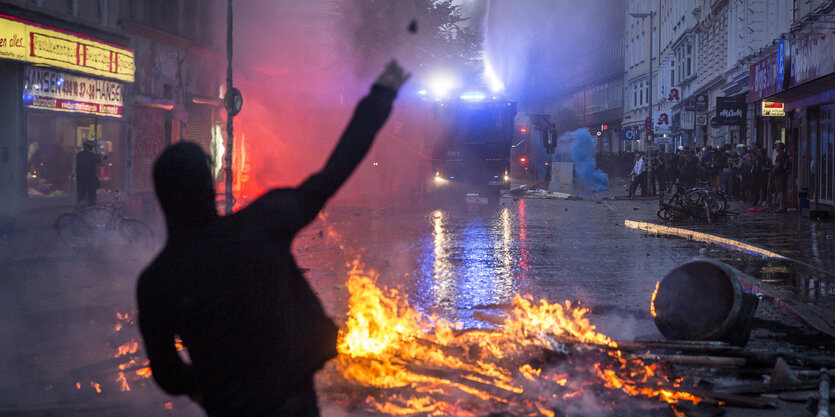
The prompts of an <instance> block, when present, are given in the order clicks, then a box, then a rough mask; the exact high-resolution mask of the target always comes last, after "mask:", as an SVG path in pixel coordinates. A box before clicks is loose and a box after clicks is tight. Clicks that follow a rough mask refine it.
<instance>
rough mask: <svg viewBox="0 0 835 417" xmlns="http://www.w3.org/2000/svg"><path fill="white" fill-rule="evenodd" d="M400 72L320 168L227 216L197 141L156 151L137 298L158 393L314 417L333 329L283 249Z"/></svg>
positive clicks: (359, 143) (233, 412) (256, 412)
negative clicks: (147, 243)
mask: <svg viewBox="0 0 835 417" xmlns="http://www.w3.org/2000/svg"><path fill="white" fill-rule="evenodd" d="M408 77H409V75H408V74H405V73H404V71H403V69H402V68H401V67H400V66H399V65H398V64H397V62H396V61H392V62H391V63H389V64H388V66H387V67H386V69H385V70H384V71H383V73H382V74H381V75H380V77H379V78H377V81H376V82H375V83H374V85H373V86H372V87H371V92H370V93H369V95H368V96H366V97H365V98H364V99H363V100H362V101H361V102H360V103H359V105H358V106H357V108H356V110H355V112H354V115H353V118H352V119H351V122H350V123H349V124H348V127H347V128H346V129H345V131H344V133H343V134H342V138H341V139H340V140H339V143H338V144H337V145H336V148H335V149H334V151H333V153H332V154H331V156H330V158H329V159H328V161H327V163H326V164H325V166H324V168H323V169H322V170H321V171H319V172H318V173H316V174H314V175H312V176H311V177H309V178H308V179H307V180H306V181H304V182H303V183H302V184H301V185H300V186H299V187H297V188H277V189H273V190H270V191H268V192H267V193H266V194H264V195H263V196H261V197H260V198H258V199H257V200H255V201H254V202H253V203H252V204H250V205H249V206H248V207H246V208H244V209H242V210H240V211H238V212H237V213H235V214H232V215H229V216H223V217H221V216H218V214H217V211H216V210H215V193H214V189H213V184H212V176H211V172H210V170H209V164H208V161H209V159H208V156H207V155H206V154H205V153H204V152H203V151H202V150H201V149H200V147H199V146H197V145H196V144H193V143H189V142H181V143H177V144H175V145H173V146H170V147H169V148H167V149H166V150H165V151H163V153H162V154H161V155H160V157H159V159H157V161H156V163H155V165H154V172H153V174H154V186H155V188H156V193H157V198H158V199H159V202H160V205H161V206H162V209H163V212H164V213H165V220H166V225H167V228H168V241H167V242H166V244H165V247H164V248H163V250H162V252H161V253H160V254H159V255H158V256H157V258H156V259H155V260H154V261H153V262H152V263H151V264H150V265H149V266H148V267H147V268H146V269H145V271H144V272H143V273H142V275H141V276H140V277H139V282H138V285H137V300H138V307H139V329H140V331H141V333H142V336H143V338H144V341H145V348H146V351H147V354H148V358H149V359H150V366H151V371H152V373H153V376H154V379H155V380H156V382H157V384H158V385H159V386H160V387H161V388H162V389H163V390H164V391H165V392H167V393H169V394H172V395H189V396H190V397H191V398H192V399H194V400H195V401H197V402H198V403H199V404H200V405H201V406H202V407H203V408H204V409H205V410H206V412H207V414H208V415H209V416H317V415H318V406H317V404H316V392H315V390H314V387H313V374H314V373H315V372H316V371H317V370H318V369H320V368H321V367H322V366H323V365H324V363H325V362H326V361H327V360H328V359H330V358H332V357H334V356H335V355H336V337H337V328H336V326H335V325H334V323H333V322H332V321H331V319H330V318H328V317H327V316H326V315H325V311H324V309H323V308H322V305H321V304H320V303H319V300H318V299H317V297H316V295H315V294H314V293H313V291H312V290H311V288H310V286H309V284H308V283H307V281H305V279H304V277H303V276H302V274H301V272H300V271H299V268H298V266H297V265H296V262H295V259H294V258H293V255H292V254H291V252H290V247H291V244H292V241H293V237H294V236H295V235H296V233H298V231H299V230H301V229H302V228H303V227H305V226H306V225H307V224H308V223H310V222H311V221H313V220H314V219H315V218H316V216H317V214H318V213H319V211H320V210H321V209H322V207H323V206H324V205H325V202H326V201H327V200H328V199H329V198H330V197H331V196H332V195H333V194H334V193H336V191H337V190H338V189H339V188H340V187H341V186H342V184H344V183H345V181H346V180H347V179H348V177H349V176H350V175H351V173H352V172H353V171H354V169H355V168H356V167H357V165H358V164H359V163H360V161H361V160H362V159H363V158H364V157H365V155H366V154H367V153H368V149H369V148H370V147H371V144H372V142H373V140H374V137H375V135H376V134H377V132H378V131H379V130H380V128H381V127H382V126H383V123H384V122H385V121H386V119H387V118H388V116H389V113H390V112H391V107H392V102H393V101H394V98H395V96H396V95H397V92H398V90H399V89H400V86H401V85H403V83H404V82H405V81H406V79H407V78H408ZM176 337H180V338H181V339H182V344H183V346H184V347H185V348H186V349H187V351H188V356H189V357H190V358H191V361H190V363H186V362H184V361H183V360H182V359H181V357H180V356H179V355H178V353H177V349H176V347H175V338H176Z"/></svg>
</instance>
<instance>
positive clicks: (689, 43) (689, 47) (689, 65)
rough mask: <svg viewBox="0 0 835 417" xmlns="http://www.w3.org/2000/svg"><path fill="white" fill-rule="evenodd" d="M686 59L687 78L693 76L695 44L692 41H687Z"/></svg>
mask: <svg viewBox="0 0 835 417" xmlns="http://www.w3.org/2000/svg"><path fill="white" fill-rule="evenodd" d="M684 59H685V62H686V64H685V65H684V70H685V71H686V73H687V76H688V77H689V76H691V75H693V43H692V41H689V40H688V41H687V48H686V53H685V54H684Z"/></svg>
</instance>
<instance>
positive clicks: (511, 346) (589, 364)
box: [320, 264, 701, 417]
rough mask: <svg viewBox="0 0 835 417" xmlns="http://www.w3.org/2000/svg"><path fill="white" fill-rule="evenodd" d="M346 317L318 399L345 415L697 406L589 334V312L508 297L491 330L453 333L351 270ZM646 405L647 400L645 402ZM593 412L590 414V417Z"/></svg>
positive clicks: (659, 372) (676, 381)
mask: <svg viewBox="0 0 835 417" xmlns="http://www.w3.org/2000/svg"><path fill="white" fill-rule="evenodd" d="M347 287H348V290H349V291H350V293H351V298H350V301H349V313H348V318H347V321H346V323H345V327H344V328H343V329H342V330H341V332H340V338H339V345H338V350H339V357H338V358H337V360H336V365H335V369H334V370H332V372H331V374H330V375H328V378H326V380H327V383H328V386H327V387H320V388H325V392H326V396H327V397H329V398H330V399H331V400H333V401H335V402H337V403H340V404H342V405H343V406H345V407H348V408H354V407H369V408H371V409H373V410H376V411H379V412H381V413H385V414H391V415H410V414H425V415H456V416H468V415H469V416H479V415H488V414H491V413H493V414H495V413H501V412H506V413H511V414H512V415H544V416H549V417H550V416H562V415H566V414H567V413H574V412H577V411H582V412H583V414H584V415H585V414H608V412H609V411H611V410H614V409H618V408H621V407H629V408H630V409H638V408H643V409H644V410H645V413H644V415H647V413H649V414H651V413H652V410H656V411H658V412H659V413H660V414H659V415H669V406H668V404H677V403H680V402H686V403H688V404H690V405H693V404H698V403H699V402H700V400H701V399H700V397H699V396H697V395H694V394H692V393H691V392H688V389H686V388H682V387H686V386H690V387H692V385H693V384H692V382H691V381H688V380H687V378H675V377H673V376H672V374H671V373H670V371H669V369H665V367H664V366H662V365H661V364H660V363H658V362H657V361H654V360H646V359H644V358H642V357H640V356H637V355H633V354H631V353H629V352H628V351H624V350H622V349H620V348H619V346H618V343H616V342H614V341H612V340H611V339H609V338H608V337H606V336H605V335H603V334H601V333H598V332H596V331H595V326H594V325H592V324H591V323H590V322H589V319H588V318H587V317H586V314H587V313H588V310H587V309H585V308H582V307H579V306H573V305H572V304H571V303H570V302H565V303H564V304H550V303H548V302H546V301H545V300H541V301H539V302H534V301H533V300H532V299H531V298H530V297H521V296H518V295H517V296H516V298H515V299H514V301H513V303H512V306H511V308H510V310H509V311H508V312H507V317H506V318H503V319H502V318H499V317H498V316H486V315H482V316H480V317H479V318H480V319H481V320H484V321H487V322H492V323H493V324H495V325H496V326H495V328H493V329H491V330H483V329H458V328H457V327H456V326H455V324H454V323H449V322H447V321H445V320H443V319H441V318H438V317H425V316H423V315H421V314H420V313H418V312H417V311H416V310H415V309H414V308H412V307H410V306H409V304H408V301H407V300H406V297H405V296H403V295H402V294H399V293H398V292H397V291H396V290H384V289H380V288H378V287H377V286H376V285H375V284H374V280H373V279H372V278H370V277H368V276H366V275H364V274H363V273H362V271H360V270H359V269H357V267H356V264H355V268H354V269H353V270H352V271H351V274H350V278H349V280H348V283H347ZM646 399H650V400H654V401H646ZM595 410H596V411H595Z"/></svg>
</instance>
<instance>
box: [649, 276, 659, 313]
mask: <svg viewBox="0 0 835 417" xmlns="http://www.w3.org/2000/svg"><path fill="white" fill-rule="evenodd" d="M660 284H661V282H660V281H655V291H653V292H652V301H650V303H649V312H650V314H652V317H656V316H657V315H656V314H655V296H656V295H658V286H659V285H660Z"/></svg>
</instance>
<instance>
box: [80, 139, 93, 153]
mask: <svg viewBox="0 0 835 417" xmlns="http://www.w3.org/2000/svg"><path fill="white" fill-rule="evenodd" d="M82 146H83V148H84V150H85V151H92V150H93V149H95V147H96V142H94V141H92V140H85V141H84V144H83V145H82Z"/></svg>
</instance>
